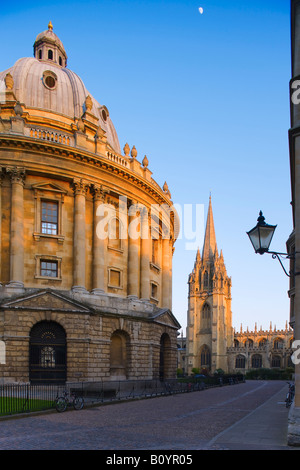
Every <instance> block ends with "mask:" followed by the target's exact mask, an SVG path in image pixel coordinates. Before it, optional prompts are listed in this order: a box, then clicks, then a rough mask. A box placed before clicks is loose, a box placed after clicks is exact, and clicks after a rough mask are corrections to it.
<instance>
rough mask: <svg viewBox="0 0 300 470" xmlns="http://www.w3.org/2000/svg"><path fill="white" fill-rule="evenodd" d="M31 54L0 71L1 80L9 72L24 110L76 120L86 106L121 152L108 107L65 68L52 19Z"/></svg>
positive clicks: (75, 121) (61, 49)
mask: <svg viewBox="0 0 300 470" xmlns="http://www.w3.org/2000/svg"><path fill="white" fill-rule="evenodd" d="M49 51H51V53H49ZM34 54H35V57H32V58H30V57H24V58H21V59H19V60H17V62H16V63H15V64H14V65H13V66H12V67H11V68H9V69H7V70H5V71H4V72H0V83H1V81H4V80H5V77H6V75H7V74H8V73H9V74H10V75H11V76H12V79H13V91H14V93H15V96H16V99H17V100H18V101H19V102H20V103H21V104H22V106H24V107H25V109H24V111H26V112H29V113H30V114H31V113H32V114H34V116H36V117H38V116H39V112H40V111H41V113H40V114H41V115H42V114H44V113H45V111H46V112H49V113H52V114H55V115H56V116H55V117H54V116H53V119H55V120H56V121H58V120H61V119H62V120H66V119H67V120H70V121H73V122H74V123H75V124H76V123H77V122H78V120H80V119H81V117H82V115H83V114H84V113H85V112H86V111H87V109H86V108H87V106H88V108H89V109H88V111H89V112H90V113H91V114H92V115H94V116H95V118H96V121H97V120H98V122H99V126H101V128H102V129H103V130H104V131H105V132H106V137H107V143H108V144H109V145H110V146H111V147H112V149H113V150H114V151H115V152H117V153H121V150H120V144H119V140H118V136H117V133H116V130H115V128H114V125H113V123H112V121H111V119H110V116H109V112H108V109H107V108H106V106H103V105H101V104H100V103H99V102H98V101H97V100H96V99H95V98H93V96H92V95H91V94H90V93H89V92H88V90H87V89H86V87H85V85H84V83H83V81H82V80H81V78H80V77H79V76H78V75H77V74H76V73H74V72H72V71H71V70H69V69H68V68H66V60H67V55H66V53H65V49H64V46H63V44H62V42H61V41H60V40H59V38H58V37H57V36H56V34H54V33H53V31H52V25H51V23H49V29H48V31H44V32H43V33H40V34H39V35H38V36H37V38H36V41H35V43H34ZM88 97H89V98H88ZM87 98H88V100H87ZM30 110H32V112H31V111H30Z"/></svg>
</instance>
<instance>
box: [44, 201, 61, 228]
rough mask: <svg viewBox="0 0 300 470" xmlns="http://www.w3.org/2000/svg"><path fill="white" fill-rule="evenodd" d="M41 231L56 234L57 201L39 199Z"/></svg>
mask: <svg viewBox="0 0 300 470" xmlns="http://www.w3.org/2000/svg"><path fill="white" fill-rule="evenodd" d="M41 233H43V234H45V235H57V234H58V202H55V201H43V200H42V201H41Z"/></svg>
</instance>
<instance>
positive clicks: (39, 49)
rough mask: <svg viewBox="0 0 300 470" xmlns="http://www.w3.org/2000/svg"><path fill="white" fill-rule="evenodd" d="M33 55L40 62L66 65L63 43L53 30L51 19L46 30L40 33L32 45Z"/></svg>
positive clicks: (60, 65)
mask: <svg viewBox="0 0 300 470" xmlns="http://www.w3.org/2000/svg"><path fill="white" fill-rule="evenodd" d="M33 50H34V57H35V58H36V59H38V60H39V61H42V62H50V63H51V64H53V65H58V66H59V67H66V66H67V54H66V51H65V48H64V46H63V43H62V42H61V40H60V39H59V38H58V37H57V36H56V34H55V33H54V32H53V25H52V23H51V21H49V24H48V30H46V31H43V32H42V33H40V34H39V35H38V36H37V38H36V40H35V43H34V45H33Z"/></svg>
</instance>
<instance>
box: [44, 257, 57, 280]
mask: <svg viewBox="0 0 300 470" xmlns="http://www.w3.org/2000/svg"><path fill="white" fill-rule="evenodd" d="M41 276H45V277H58V262H57V261H47V260H41Z"/></svg>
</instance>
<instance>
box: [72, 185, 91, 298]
mask: <svg viewBox="0 0 300 470" xmlns="http://www.w3.org/2000/svg"><path fill="white" fill-rule="evenodd" d="M73 188H74V240H73V243H74V245H73V263H74V264H73V287H72V289H73V290H75V291H78V292H85V291H86V287H85V197H86V192H87V189H88V184H87V183H86V182H84V181H83V180H82V179H74V181H73Z"/></svg>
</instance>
